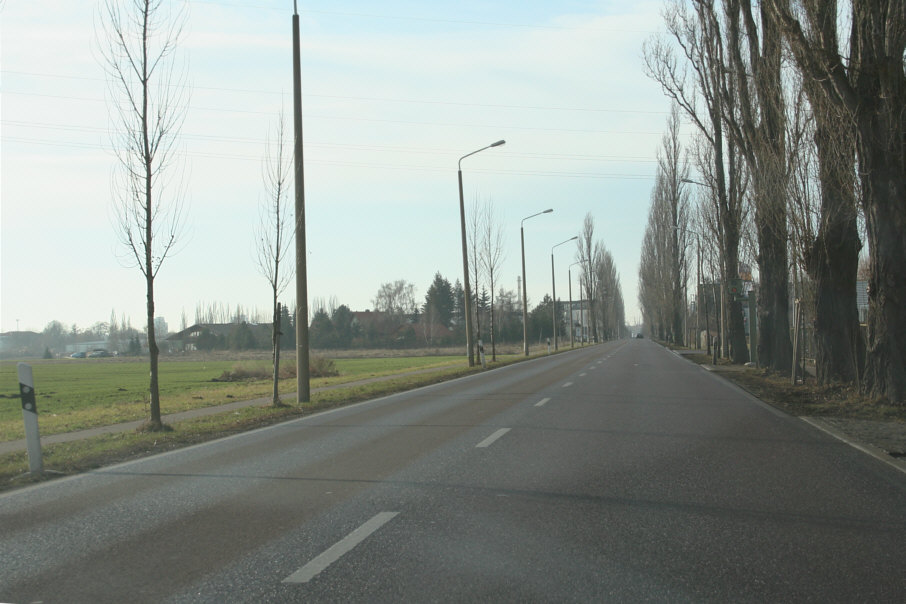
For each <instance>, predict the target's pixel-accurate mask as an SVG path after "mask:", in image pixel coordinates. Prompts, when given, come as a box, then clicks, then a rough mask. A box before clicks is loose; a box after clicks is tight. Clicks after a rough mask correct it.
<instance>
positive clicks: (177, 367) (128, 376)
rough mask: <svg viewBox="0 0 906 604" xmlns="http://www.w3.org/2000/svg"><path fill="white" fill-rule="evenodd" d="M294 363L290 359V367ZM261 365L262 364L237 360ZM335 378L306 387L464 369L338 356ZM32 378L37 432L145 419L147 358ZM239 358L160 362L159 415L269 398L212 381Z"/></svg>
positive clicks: (80, 362)
mask: <svg viewBox="0 0 906 604" xmlns="http://www.w3.org/2000/svg"><path fill="white" fill-rule="evenodd" d="M294 362H295V361H293V360H289V361H288V363H289V364H292V363H294ZM241 363H243V364H255V365H259V364H260V365H261V366H267V365H268V362H267V361H241ZM335 363H336V367H337V369H338V370H339V373H340V375H339V376H337V377H331V378H316V379H313V380H312V381H311V388H312V389H316V388H323V387H326V386H331V385H337V384H346V383H349V382H354V381H358V380H362V379H368V378H372V377H381V376H388V375H393V374H397V373H405V372H410V371H420V370H427V369H432V368H444V367H451V366H454V367H455V366H463V365H465V361H464V359H463V357H461V356H459V357H397V358H361V359H336V360H335ZM30 364H31V366H32V371H33V374H34V380H35V393H36V400H37V405H38V417H39V423H40V430H41V433H42V434H45V435H48V434H58V433H61V432H71V431H74V430H81V429H85V428H90V427H95V426H104V425H110V424H115V423H120V422H126V421H133V420H141V419H146V418H147V417H148V414H149V409H148V394H147V393H148V380H149V377H148V362H147V360H145V359H135V360H132V359H129V360H121V359H104V360H93V359H91V360H89V359H71V360H70V359H64V360H54V361H33V362H30ZM236 364H237V361H227V360H217V361H206V360H197V361H170V360H165V361H162V362H161V364H160V395H161V411H162V412H163V413H164V414H167V413H176V412H179V411H186V410H189V409H195V408H199V407H209V406H214V405H221V404H224V403H228V402H232V401H238V400H248V399H255V398H261V397H266V396H269V395H270V393H271V390H272V384H271V382H270V380H269V379H258V380H247V381H242V382H214V381H212V380H215V379H217V378H220V376H221V375H223V373H224V372H229V371H230V370H231V369H232V368H233V367H234V366H235V365H236ZM295 389H296V380H295V379H285V380H281V381H280V384H279V391H280V393H281V394H286V393H290V392H294V391H295ZM20 438H24V429H23V423H22V411H21V405H20V404H19V385H18V378H17V374H16V363H15V362H7V361H5V362H2V363H0V440H4V441H6V440H16V439H20Z"/></svg>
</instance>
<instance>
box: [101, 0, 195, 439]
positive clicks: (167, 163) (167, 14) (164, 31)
mask: <svg viewBox="0 0 906 604" xmlns="http://www.w3.org/2000/svg"><path fill="white" fill-rule="evenodd" d="M184 7H185V5H184V4H183V3H169V2H162V1H161V0H131V1H128V2H127V1H125V0H123V1H122V2H120V1H117V0H107V1H106V2H105V3H104V5H103V7H102V9H101V13H100V18H99V21H100V29H99V35H98V38H99V43H100V45H101V54H102V62H103V65H104V68H105V70H106V72H107V80H108V86H109V90H110V94H111V96H112V104H113V111H112V112H111V114H112V116H113V118H114V120H115V123H114V125H113V128H112V130H113V134H112V137H111V138H112V142H113V147H114V152H115V153H116V157H117V160H118V168H119V170H118V171H117V172H116V176H115V177H114V191H113V194H114V197H115V199H116V203H115V216H116V226H117V229H118V231H119V237H120V240H121V242H122V244H123V245H124V246H125V248H126V250H127V255H128V257H129V259H130V261H132V262H134V263H135V265H136V266H137V267H138V268H139V270H140V271H141V273H142V275H143V276H144V278H145V288H146V298H147V305H146V308H147V325H148V350H149V353H150V364H151V383H150V400H151V404H150V407H151V408H150V413H151V416H150V418H149V421H148V424H147V427H148V429H149V430H161V429H163V428H164V426H163V423H162V422H161V414H160V391H159V387H158V356H159V354H160V351H159V348H158V345H157V338H156V335H155V332H154V280H155V278H156V277H157V274H158V271H159V270H160V268H161V265H162V264H163V262H164V260H165V259H166V258H167V256H168V255H169V254H170V253H171V252H172V251H173V249H174V245H175V244H176V243H177V240H178V238H179V234H180V227H181V226H182V222H183V220H182V218H183V199H184V192H183V191H182V189H181V187H180V183H179V182H178V181H177V182H176V183H174V182H173V181H172V180H171V179H170V178H168V177H169V175H170V171H169V170H168V168H171V167H172V166H173V162H174V160H175V159H176V156H175V152H176V144H177V141H178V136H179V132H180V128H181V126H182V124H183V120H184V117H185V111H186V107H187V96H186V95H187V92H186V90H187V88H186V83H185V79H184V77H183V73H184V71H182V70H180V69H179V65H178V64H177V61H176V58H177V52H176V51H177V44H178V42H179V38H180V34H181V33H182V27H183V24H184V23H185V10H184ZM171 186H172V187H173V189H171Z"/></svg>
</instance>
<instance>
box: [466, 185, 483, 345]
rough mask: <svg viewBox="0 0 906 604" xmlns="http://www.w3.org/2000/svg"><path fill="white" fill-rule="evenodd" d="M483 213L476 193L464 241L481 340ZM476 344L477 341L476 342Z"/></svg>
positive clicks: (473, 303)
mask: <svg viewBox="0 0 906 604" xmlns="http://www.w3.org/2000/svg"><path fill="white" fill-rule="evenodd" d="M484 223H485V213H484V212H483V211H482V210H481V199H480V197H479V196H478V195H477V194H476V195H475V199H474V200H473V201H472V211H471V212H470V213H469V218H468V219H467V232H466V243H467V246H468V254H469V270H470V271H471V273H472V274H471V275H470V279H471V280H472V288H471V289H472V300H471V303H472V304H471V305H472V309H473V312H474V316H475V335H476V338H475V339H476V341H477V340H481V308H480V307H479V304H478V302H479V296H480V292H481V279H482V277H484V263H483V262H482V261H481V251H482V246H481V239H482V234H483V233H484ZM476 345H477V343H476Z"/></svg>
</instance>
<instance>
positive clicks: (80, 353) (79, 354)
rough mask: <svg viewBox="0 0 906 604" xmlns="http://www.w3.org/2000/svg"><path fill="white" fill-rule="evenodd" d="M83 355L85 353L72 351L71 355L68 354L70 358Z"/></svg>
mask: <svg viewBox="0 0 906 604" xmlns="http://www.w3.org/2000/svg"><path fill="white" fill-rule="evenodd" d="M85 356H86V355H85V353H84V352H73V353H72V354H71V355H69V358H71V359H84V358H85Z"/></svg>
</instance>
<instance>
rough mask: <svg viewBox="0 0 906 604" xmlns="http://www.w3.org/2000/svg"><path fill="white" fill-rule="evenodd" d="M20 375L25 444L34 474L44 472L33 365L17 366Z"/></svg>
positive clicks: (29, 464) (21, 364) (29, 463)
mask: <svg viewBox="0 0 906 604" xmlns="http://www.w3.org/2000/svg"><path fill="white" fill-rule="evenodd" d="M16 370H17V373H18V375H19V395H20V397H21V398H22V419H23V420H24V421H25V442H26V446H27V448H28V469H29V470H30V471H31V473H32V474H40V473H42V472H43V471H44V463H43V461H42V460H41V436H40V435H39V434H38V406H37V404H36V403H35V379H34V377H33V376H32V372H31V365H29V364H27V363H19V364H18V365H16Z"/></svg>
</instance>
